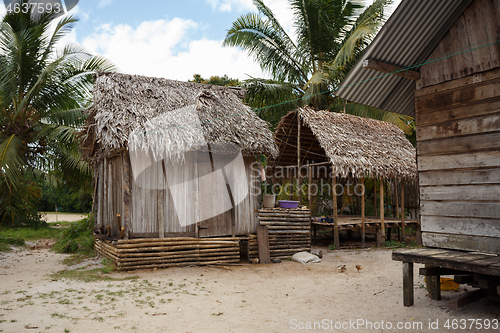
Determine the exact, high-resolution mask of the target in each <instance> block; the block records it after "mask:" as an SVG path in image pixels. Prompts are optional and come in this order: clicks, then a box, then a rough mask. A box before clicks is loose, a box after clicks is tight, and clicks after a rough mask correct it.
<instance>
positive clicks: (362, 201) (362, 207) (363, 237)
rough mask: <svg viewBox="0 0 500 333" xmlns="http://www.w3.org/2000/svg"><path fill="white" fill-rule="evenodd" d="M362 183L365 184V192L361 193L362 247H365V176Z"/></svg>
mask: <svg viewBox="0 0 500 333" xmlns="http://www.w3.org/2000/svg"><path fill="white" fill-rule="evenodd" d="M361 184H362V185H363V194H362V195H361V247H362V248H363V249H364V248H365V238H366V230H365V178H364V177H362V178H361Z"/></svg>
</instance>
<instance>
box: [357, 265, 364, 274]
mask: <svg viewBox="0 0 500 333" xmlns="http://www.w3.org/2000/svg"><path fill="white" fill-rule="evenodd" d="M356 269H357V270H358V273H359V271H360V270H362V269H363V266H361V265H356Z"/></svg>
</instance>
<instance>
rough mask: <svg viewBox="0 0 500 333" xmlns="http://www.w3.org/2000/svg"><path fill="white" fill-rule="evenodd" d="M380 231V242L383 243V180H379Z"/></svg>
mask: <svg viewBox="0 0 500 333" xmlns="http://www.w3.org/2000/svg"><path fill="white" fill-rule="evenodd" d="M380 231H381V233H382V242H384V241H385V222H384V180H383V179H380Z"/></svg>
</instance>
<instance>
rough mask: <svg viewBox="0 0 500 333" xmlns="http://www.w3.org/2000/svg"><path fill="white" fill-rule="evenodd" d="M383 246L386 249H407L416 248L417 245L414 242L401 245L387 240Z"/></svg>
mask: <svg viewBox="0 0 500 333" xmlns="http://www.w3.org/2000/svg"><path fill="white" fill-rule="evenodd" d="M384 246H385V247H388V248H393V249H399V248H407V247H416V246H418V245H417V243H416V242H414V241H410V242H405V243H402V242H398V241H395V240H389V241H385V243H384Z"/></svg>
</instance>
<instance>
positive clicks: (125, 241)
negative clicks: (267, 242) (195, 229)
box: [118, 237, 239, 244]
mask: <svg viewBox="0 0 500 333" xmlns="http://www.w3.org/2000/svg"><path fill="white" fill-rule="evenodd" d="M181 241H193V242H197V243H200V244H202V243H210V242H219V241H236V242H237V241H239V238H234V237H214V238H203V239H197V238H193V237H169V238H161V239H160V238H134V239H121V240H118V244H132V243H148V242H181Z"/></svg>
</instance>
